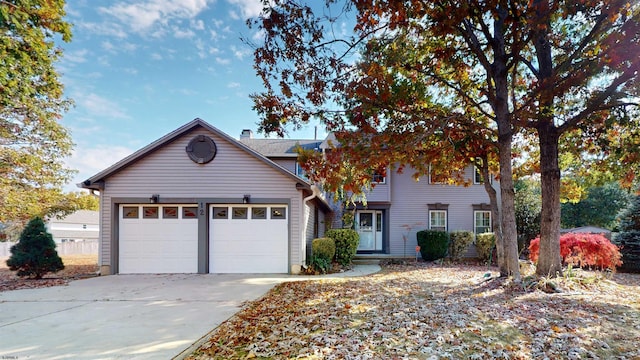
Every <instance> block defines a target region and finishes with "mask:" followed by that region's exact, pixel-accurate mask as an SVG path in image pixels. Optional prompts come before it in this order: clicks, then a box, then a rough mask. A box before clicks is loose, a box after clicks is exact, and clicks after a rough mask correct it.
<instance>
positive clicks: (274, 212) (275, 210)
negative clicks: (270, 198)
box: [271, 207, 287, 219]
mask: <svg viewBox="0 0 640 360" xmlns="http://www.w3.org/2000/svg"><path fill="white" fill-rule="evenodd" d="M286 211H287V210H286V208H283V207H272V208H271V219H286V218H287V215H286Z"/></svg>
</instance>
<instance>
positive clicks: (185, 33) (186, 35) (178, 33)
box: [173, 26, 196, 39]
mask: <svg viewBox="0 0 640 360" xmlns="http://www.w3.org/2000/svg"><path fill="white" fill-rule="evenodd" d="M195 35H196V33H194V32H193V31H192V30H191V29H186V30H182V29H180V28H179V27H177V26H175V27H174V28H173V37H175V38H176V39H190V38H192V37H194V36H195Z"/></svg>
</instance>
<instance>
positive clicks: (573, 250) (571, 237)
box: [529, 233, 622, 270]
mask: <svg viewBox="0 0 640 360" xmlns="http://www.w3.org/2000/svg"><path fill="white" fill-rule="evenodd" d="M539 251H540V238H539V237H537V238H535V239H533V240H531V244H530V245H529V258H530V259H531V261H533V262H537V261H538V254H539ZM560 256H562V263H563V264H564V265H573V266H579V267H597V268H600V269H611V270H615V268H616V267H618V266H620V265H622V260H621V258H622V255H621V254H620V250H619V249H618V247H617V246H615V245H614V244H612V243H611V241H609V240H608V239H607V238H606V237H604V236H603V235H601V234H587V233H568V234H564V235H562V236H560Z"/></svg>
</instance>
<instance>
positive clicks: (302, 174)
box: [296, 161, 309, 181]
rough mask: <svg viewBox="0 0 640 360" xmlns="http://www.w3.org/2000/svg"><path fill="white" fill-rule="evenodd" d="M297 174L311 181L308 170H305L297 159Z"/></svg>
mask: <svg viewBox="0 0 640 360" xmlns="http://www.w3.org/2000/svg"><path fill="white" fill-rule="evenodd" d="M296 175H298V176H299V177H301V178H303V179H305V180H307V181H309V177H308V176H307V172H306V171H304V169H303V168H302V166H300V164H299V163H298V162H297V161H296Z"/></svg>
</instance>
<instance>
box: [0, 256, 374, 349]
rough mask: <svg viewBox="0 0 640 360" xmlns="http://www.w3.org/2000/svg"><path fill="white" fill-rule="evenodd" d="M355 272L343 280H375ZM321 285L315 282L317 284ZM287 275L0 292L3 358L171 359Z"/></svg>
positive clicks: (137, 278)
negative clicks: (364, 277) (359, 278)
mask: <svg viewBox="0 0 640 360" xmlns="http://www.w3.org/2000/svg"><path fill="white" fill-rule="evenodd" d="M379 269H380V268H379V267H377V266H371V265H366V266H358V267H356V269H355V271H352V272H349V273H345V274H342V276H358V275H365V274H368V273H373V272H376V271H378V270H379ZM316 278H317V277H316ZM302 279H304V277H300V276H286V275H282V276H280V275H246V274H242V275H215V274H209V275H181V274H175V275H114V276H103V277H97V278H91V279H86V280H80V281H73V282H71V283H70V284H69V286H57V287H50V288H41V289H30V290H15V291H8V292H2V293H0V359H20V360H22V359H131V358H136V359H171V358H173V357H175V356H177V355H180V354H181V353H183V352H184V351H185V350H186V349H188V348H189V347H191V345H193V344H194V343H196V342H197V341H198V340H199V339H201V338H202V337H203V336H205V335H207V333H208V332H209V331H211V330H212V329H214V328H216V327H217V326H218V325H219V324H220V323H222V322H223V321H225V320H226V319H228V318H229V317H231V316H232V315H233V314H235V313H236V312H237V311H238V310H239V309H240V307H241V306H242V304H243V303H244V302H245V301H251V300H255V299H257V298H259V297H261V296H262V295H264V294H265V293H266V292H267V291H268V290H270V289H271V288H272V287H273V286H275V285H276V284H278V283H280V282H283V281H291V280H302Z"/></svg>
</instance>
